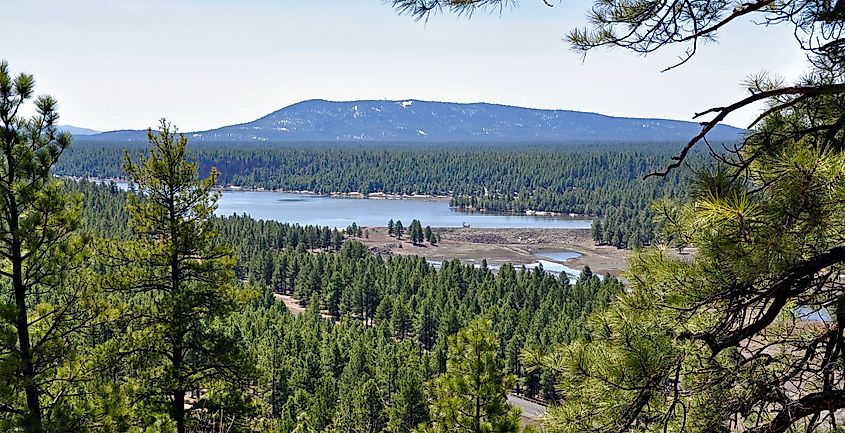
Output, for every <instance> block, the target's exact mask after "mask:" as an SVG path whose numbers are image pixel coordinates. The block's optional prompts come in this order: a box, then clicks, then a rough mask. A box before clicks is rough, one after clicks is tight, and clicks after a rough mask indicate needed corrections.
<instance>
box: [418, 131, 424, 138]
mask: <svg viewBox="0 0 845 433" xmlns="http://www.w3.org/2000/svg"><path fill="white" fill-rule="evenodd" d="M417 134H419V135H422V136H423V137H425V131H423V130H422V129H417Z"/></svg>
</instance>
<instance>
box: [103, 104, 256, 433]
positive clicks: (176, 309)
mask: <svg viewBox="0 0 845 433" xmlns="http://www.w3.org/2000/svg"><path fill="white" fill-rule="evenodd" d="M148 139H149V142H150V146H151V148H150V150H149V154H148V156H147V157H145V158H143V159H142V160H140V161H135V160H133V159H132V158H131V157H129V156H128V155H127V156H126V161H125V164H124V167H125V170H126V174H127V176H128V180H129V182H130V184H131V185H133V187H134V188H136V191H135V192H133V193H130V195H129V201H128V205H127V207H128V210H129V215H130V220H129V223H130V227H131V228H132V230H133V232H134V234H135V236H136V239H135V240H134V241H133V242H131V243H129V244H127V246H125V247H123V248H122V249H123V251H122V252H123V254H122V256H123V257H124V261H125V265H126V268H125V269H124V270H122V271H121V272H119V273H118V275H119V276H120V282H121V283H122V289H123V293H125V294H127V298H126V299H125V304H124V308H125V309H126V310H127V314H126V316H125V319H126V322H125V329H124V330H123V332H125V338H123V340H122V341H123V343H124V344H125V345H126V347H124V348H123V350H124V351H125V353H127V354H128V357H127V360H128V361H129V362H130V365H131V366H132V367H133V368H132V370H130V371H128V373H129V374H130V375H131V376H132V378H133V380H135V381H137V382H138V383H139V388H138V391H137V392H138V398H140V399H142V400H143V401H144V402H146V403H147V404H148V405H150V406H151V407H152V408H153V410H155V409H156V408H160V409H162V410H164V411H165V413H167V414H168V415H169V417H170V418H171V419H172V420H173V423H174V424H175V430H176V431H177V432H178V433H184V432H185V431H186V430H187V427H188V424H189V419H188V417H187V414H188V412H190V411H191V410H193V409H205V408H206V407H209V406H214V405H215V404H216V403H215V402H213V397H214V392H215V391H221V390H222V391H223V392H237V390H238V389H241V385H243V384H244V383H245V381H246V380H248V379H249V378H250V376H251V371H252V368H251V363H250V362H248V359H247V358H246V357H245V355H244V353H243V351H242V350H241V346H240V344H241V343H240V342H239V341H236V339H235V338H233V337H232V336H227V335H225V334H224V333H223V332H221V331H220V330H219V329H218V327H217V326H216V324H215V320H217V319H220V318H223V317H225V316H226V315H228V314H230V313H232V312H234V311H237V310H238V309H239V308H240V307H241V306H242V305H243V303H244V301H246V300H248V299H249V297H250V293H251V292H249V291H247V290H246V289H244V288H242V286H241V285H240V284H238V283H237V282H236V281H235V275H234V272H233V267H234V264H235V258H234V257H233V256H232V254H231V253H230V251H229V249H228V248H227V247H225V246H222V245H219V243H217V242H215V237H216V233H215V232H214V231H213V230H212V228H211V225H210V222H209V219H210V218H211V217H212V215H213V212H214V209H215V207H216V202H217V198H218V195H219V193H216V192H213V191H212V188H213V187H214V185H215V179H216V172H215V171H213V170H212V173H211V175H210V176H209V177H207V178H205V179H200V178H198V175H197V170H196V165H195V164H194V163H191V162H188V161H187V154H186V152H187V149H186V147H187V139H186V138H185V137H184V136H183V135H181V134H179V135H177V134H176V131H175V130H174V129H173V128H172V126H171V125H170V124H169V123H167V122H166V121H164V120H162V121H161V129H160V131H158V132H153V131H152V130H150V131H149V133H148ZM189 392H190V393H192V394H193V398H192V399H191V400H190V401H189V400H188V399H187V394H188V393H189ZM236 400H237V399H232V401H236ZM225 409H227V410H226V412H227V413H236V410H237V408H225Z"/></svg>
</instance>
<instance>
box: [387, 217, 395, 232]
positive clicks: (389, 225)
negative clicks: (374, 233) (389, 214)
mask: <svg viewBox="0 0 845 433" xmlns="http://www.w3.org/2000/svg"><path fill="white" fill-rule="evenodd" d="M394 228H395V224H394V223H393V219H391V220H390V221H388V222H387V234H388V235H389V236H393V230H394Z"/></svg>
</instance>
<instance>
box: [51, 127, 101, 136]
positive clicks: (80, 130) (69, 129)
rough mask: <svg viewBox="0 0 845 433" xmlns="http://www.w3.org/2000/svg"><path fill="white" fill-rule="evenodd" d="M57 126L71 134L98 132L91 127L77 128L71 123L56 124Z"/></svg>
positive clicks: (92, 133)
mask: <svg viewBox="0 0 845 433" xmlns="http://www.w3.org/2000/svg"><path fill="white" fill-rule="evenodd" d="M57 128H58V130H59V131H62V132H70V133H71V135H94V134H99V133H100V131H95V130H93V129H88V128H79V127H76V126H71V125H58V127H57Z"/></svg>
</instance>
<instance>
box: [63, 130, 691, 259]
mask: <svg viewBox="0 0 845 433" xmlns="http://www.w3.org/2000/svg"><path fill="white" fill-rule="evenodd" d="M122 147H128V148H129V151H130V152H132V153H138V154H140V153H143V148H141V147H138V145H137V144H132V143H123V144H104V143H96V142H92V143H82V144H80V145H78V146H76V147H75V148H71V149H70V150H69V151H68V153H67V155H66V157H65V158H63V159H62V161H60V163H59V164H58V166H57V168H56V172H57V173H59V174H64V175H73V176H97V177H120V176H121V170H120V161H119V155H120V149H121V148H122ZM676 151H677V146H676V145H672V144H668V143H653V144H642V143H639V144H629V143H581V144H573V143H567V144H554V145H553V144H519V145H501V144H500V145H490V146H480V145H477V144H476V145H467V146H458V145H454V144H452V145H442V146H431V145H417V146H415V147H411V146H401V145H396V146H386V145H368V147H367V148H361V147H357V146H352V145H348V146H340V147H337V146H335V147H330V146H328V145H320V144H311V145H302V146H292V145H268V146H264V147H256V146H255V145H250V144H225V145H223V144H202V145H198V146H196V147H194V148H192V153H191V155H192V156H191V158H192V159H193V160H195V161H196V163H197V166H198V168H199V170H200V173H208V172H209V171H210V169H211V167H216V168H217V169H218V170H219V171H220V177H219V178H218V182H219V183H220V184H221V185H238V186H243V187H249V188H253V187H261V188H265V189H283V190H307V191H314V192H318V193H332V192H340V193H350V192H360V193H363V194H369V193H375V192H384V193H390V194H433V195H451V196H452V201H451V204H452V205H453V206H455V207H457V208H462V209H467V210H479V211H488V212H525V211H528V210H534V211H543V212H557V213H563V214H569V213H574V214H579V215H588V216H594V217H598V218H602V219H605V218H607V217H611V216H612V215H614V214H615V215H616V217H615V218H608V219H607V221H606V222H605V226H606V227H607V228H608V230H610V231H611V232H613V233H614V235H615V232H616V231H618V230H621V231H622V234H623V235H622V239H621V240H620V241H619V242H616V241H615V239H613V241H612V242H609V243H611V244H613V245H616V246H618V247H632V246H634V245H637V244H648V243H649V242H651V241H653V239H654V236H655V231H654V228H653V227H652V226H651V225H650V222H651V220H652V218H653V214H652V211H651V210H650V207H649V206H650V204H651V203H652V202H653V201H654V200H655V199H656V198H658V197H666V196H669V197H673V196H675V197H677V196H679V195H681V193H682V191H683V187H682V185H683V183H682V181H683V179H682V175H681V174H679V172H678V171H675V172H673V173H671V174H670V175H669V176H667V177H661V178H652V179H649V180H643V179H642V178H643V176H645V175H646V174H648V173H651V172H654V171H657V170H659V169H661V168H664V167H665V165H666V164H667V163H668V161H669V158H670V157H671V156H672V155H674V152H676ZM696 157H697V156H696V155H693V157H692V158H690V159H689V161H690V162H691V163H693V164H694V163H695V160H696Z"/></svg>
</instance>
